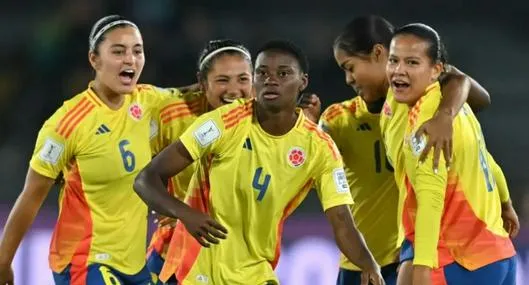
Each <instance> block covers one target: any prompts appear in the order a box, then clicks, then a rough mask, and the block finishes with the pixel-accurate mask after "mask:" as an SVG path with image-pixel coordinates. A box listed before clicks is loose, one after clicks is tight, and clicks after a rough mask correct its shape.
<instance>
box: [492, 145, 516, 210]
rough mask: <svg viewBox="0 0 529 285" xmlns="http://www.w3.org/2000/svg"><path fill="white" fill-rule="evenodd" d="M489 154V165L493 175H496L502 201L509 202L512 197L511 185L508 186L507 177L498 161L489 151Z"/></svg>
mask: <svg viewBox="0 0 529 285" xmlns="http://www.w3.org/2000/svg"><path fill="white" fill-rule="evenodd" d="M487 156H488V162H489V166H490V168H491V169H492V176H493V177H494V180H495V181H496V185H497V186H498V192H499V195H500V200H501V202H502V203H505V202H508V201H509V200H510V199H511V197H510V194H509V187H508V186H507V179H505V175H504V174H503V171H502V170H501V167H500V166H499V165H498V163H496V161H495V160H494V158H493V157H492V155H491V154H490V153H489V152H487Z"/></svg>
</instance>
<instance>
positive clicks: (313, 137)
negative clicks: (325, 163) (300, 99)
mask: <svg viewBox="0 0 529 285" xmlns="http://www.w3.org/2000/svg"><path fill="white" fill-rule="evenodd" d="M303 133H304V134H303V135H304V136H307V137H308V138H309V139H310V143H311V144H312V146H313V147H315V148H316V149H319V150H324V152H325V150H326V151H329V152H330V153H331V154H332V155H333V156H334V157H335V158H338V157H340V155H339V153H338V149H337V148H336V144H335V143H334V140H333V139H332V138H331V136H330V135H329V134H327V133H326V132H325V131H324V130H323V129H322V128H320V127H319V126H318V125H316V124H315V123H314V122H312V121H311V120H309V119H308V118H304V119H303Z"/></svg>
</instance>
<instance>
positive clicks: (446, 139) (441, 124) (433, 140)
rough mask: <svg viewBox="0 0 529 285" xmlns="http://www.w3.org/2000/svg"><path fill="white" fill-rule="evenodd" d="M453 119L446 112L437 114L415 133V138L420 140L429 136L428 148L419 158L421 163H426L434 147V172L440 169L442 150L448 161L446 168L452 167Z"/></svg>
mask: <svg viewBox="0 0 529 285" xmlns="http://www.w3.org/2000/svg"><path fill="white" fill-rule="evenodd" d="M452 122H453V118H452V116H451V115H450V114H448V113H445V112H437V114H435V116H434V117H433V118H431V119H430V120H428V121H426V122H425V123H424V124H423V125H422V126H420V127H419V129H418V130H417V132H416V133H415V138H416V139H418V140H419V139H420V138H421V136H422V135H427V136H428V141H427V144H426V147H425V148H424V150H423V151H422V153H421V157H420V158H419V161H420V162H424V160H425V159H426V157H427V156H428V153H429V152H430V150H431V148H432V147H434V155H433V171H434V172H435V173H437V169H438V167H439V158H440V156H441V150H442V151H443V154H444V158H445V161H446V167H447V168H449V167H450V159H451V157H452V132H453V127H452Z"/></svg>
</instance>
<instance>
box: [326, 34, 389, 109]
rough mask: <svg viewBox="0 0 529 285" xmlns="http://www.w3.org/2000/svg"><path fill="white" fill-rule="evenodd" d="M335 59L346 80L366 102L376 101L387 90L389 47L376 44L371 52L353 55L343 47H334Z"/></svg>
mask: <svg viewBox="0 0 529 285" xmlns="http://www.w3.org/2000/svg"><path fill="white" fill-rule="evenodd" d="M334 59H335V60H336V63H337V64H338V66H340V68H341V69H342V70H343V71H344V73H345V82H346V83H347V85H349V86H350V87H351V88H353V89H354V90H355V92H356V94H357V95H358V96H360V97H362V99H363V100H364V101H365V102H366V103H368V104H369V103H375V102H378V101H379V100H380V99H382V98H383V97H384V96H385V95H386V92H387V88H388V84H387V83H386V82H387V81H386V60H387V49H385V48H384V47H383V46H382V45H378V44H377V45H375V46H374V47H373V51H372V52H371V54H366V55H351V54H349V53H348V52H346V51H344V50H343V49H341V48H338V47H335V48H334Z"/></svg>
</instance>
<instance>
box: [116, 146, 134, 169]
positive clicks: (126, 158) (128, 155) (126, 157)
mask: <svg viewBox="0 0 529 285" xmlns="http://www.w3.org/2000/svg"><path fill="white" fill-rule="evenodd" d="M129 144H130V142H129V141H128V140H122V141H120V142H119V152H120V153H121V159H122V160H123V166H124V167H125V170H126V171H127V172H132V171H134V168H136V157H134V153H132V152H131V151H130V150H127V148H126V147H127V146H128V145H129Z"/></svg>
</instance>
